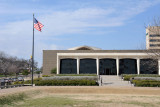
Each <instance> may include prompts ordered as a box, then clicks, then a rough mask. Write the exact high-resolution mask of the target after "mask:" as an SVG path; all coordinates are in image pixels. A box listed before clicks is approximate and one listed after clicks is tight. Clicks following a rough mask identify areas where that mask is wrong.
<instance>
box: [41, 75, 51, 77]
mask: <svg viewBox="0 0 160 107" xmlns="http://www.w3.org/2000/svg"><path fill="white" fill-rule="evenodd" d="M42 77H50V76H49V75H42Z"/></svg>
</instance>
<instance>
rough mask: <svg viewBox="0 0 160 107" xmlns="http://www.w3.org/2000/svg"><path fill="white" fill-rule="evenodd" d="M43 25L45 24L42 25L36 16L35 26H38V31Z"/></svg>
mask: <svg viewBox="0 0 160 107" xmlns="http://www.w3.org/2000/svg"><path fill="white" fill-rule="evenodd" d="M43 26H44V25H42V24H41V23H40V22H39V21H38V20H37V19H36V18H34V28H36V29H37V30H38V31H41V30H42V27H43Z"/></svg>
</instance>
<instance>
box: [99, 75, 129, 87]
mask: <svg viewBox="0 0 160 107" xmlns="http://www.w3.org/2000/svg"><path fill="white" fill-rule="evenodd" d="M100 78H101V82H102V84H101V85H102V86H125V87H126V86H127V87H131V86H132V85H131V84H130V82H128V81H123V80H122V79H121V78H120V77H119V76H116V75H114V76H113V75H100Z"/></svg>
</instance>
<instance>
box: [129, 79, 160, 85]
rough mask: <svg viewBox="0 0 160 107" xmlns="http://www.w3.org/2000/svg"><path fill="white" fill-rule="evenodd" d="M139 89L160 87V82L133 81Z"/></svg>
mask: <svg viewBox="0 0 160 107" xmlns="http://www.w3.org/2000/svg"><path fill="white" fill-rule="evenodd" d="M132 83H133V84H134V85H135V86H137V87H160V81H155V80H132Z"/></svg>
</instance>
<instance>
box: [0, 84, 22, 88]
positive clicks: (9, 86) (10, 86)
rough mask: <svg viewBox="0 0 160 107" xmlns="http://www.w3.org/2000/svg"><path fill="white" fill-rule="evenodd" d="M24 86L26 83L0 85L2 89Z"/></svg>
mask: <svg viewBox="0 0 160 107" xmlns="http://www.w3.org/2000/svg"><path fill="white" fill-rule="evenodd" d="M22 86H24V84H15V85H5V86H0V89H6V88H14V87H22Z"/></svg>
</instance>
